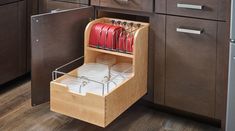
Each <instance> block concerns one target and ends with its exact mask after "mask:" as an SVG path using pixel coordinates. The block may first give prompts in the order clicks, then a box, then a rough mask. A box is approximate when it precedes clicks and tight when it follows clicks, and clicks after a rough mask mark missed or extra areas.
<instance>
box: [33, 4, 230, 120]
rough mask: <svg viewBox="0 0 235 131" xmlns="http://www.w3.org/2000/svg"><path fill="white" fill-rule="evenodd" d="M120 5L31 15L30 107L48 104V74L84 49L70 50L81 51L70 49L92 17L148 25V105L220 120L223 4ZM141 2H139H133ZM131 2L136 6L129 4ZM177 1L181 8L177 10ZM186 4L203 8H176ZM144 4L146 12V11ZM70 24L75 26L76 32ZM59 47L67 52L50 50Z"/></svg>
mask: <svg viewBox="0 0 235 131" xmlns="http://www.w3.org/2000/svg"><path fill="white" fill-rule="evenodd" d="M122 2H123V1H106V0H91V5H94V6H95V7H94V8H95V10H93V9H91V8H90V7H89V8H90V9H87V10H86V9H76V10H74V8H76V7H73V6H69V8H71V7H72V8H73V10H70V11H68V10H67V11H62V12H60V11H59V12H56V13H47V14H43V15H38V16H35V17H33V19H32V25H33V27H34V29H33V30H32V33H33V36H38V37H33V39H32V51H33V53H32V54H33V56H32V60H33V61H32V63H33V67H32V70H33V71H32V94H33V95H32V100H33V103H32V104H33V105H37V104H40V103H43V102H46V101H48V100H49V81H50V80H51V78H50V76H51V74H50V73H51V72H52V70H53V69H55V68H56V67H58V66H59V65H62V64H64V63H66V62H68V61H70V60H72V59H74V58H77V57H79V56H81V55H82V53H83V51H81V50H79V53H78V52H76V51H75V48H76V49H77V50H78V49H79V48H80V49H81V48H83V45H81V44H77V45H76V46H75V43H83V42H82V41H83V38H82V37H83V36H82V35H83V34H82V33H81V32H84V28H85V25H86V24H87V23H88V21H89V19H90V18H94V16H93V15H95V17H96V18H99V17H114V18H122V19H128V20H137V21H142V22H143V21H144V22H149V23H150V33H149V49H148V52H149V56H148V63H149V64H148V66H149V68H148V85H149V86H148V96H150V97H149V98H150V99H148V100H149V101H151V102H153V101H152V100H153V99H154V103H155V104H157V105H162V106H164V107H171V108H174V109H177V110H181V111H185V112H189V113H193V114H196V115H200V116H206V117H207V118H208V117H209V118H213V119H217V120H221V119H223V116H224V113H225V111H224V108H223V107H224V106H225V105H223V103H224V101H225V98H226V94H225V93H224V90H226V80H227V79H226V63H227V61H226V58H227V56H226V53H227V52H228V50H227V47H226V45H225V44H226V42H225V41H226V39H227V38H224V37H226V36H227V32H226V25H227V23H226V21H228V20H227V19H226V11H225V8H226V7H227V5H228V0H225V1H223V0H222V1H216V2H212V1H211V0H207V1H201V0H199V1H195V0H190V1H178V0H177V1H170V0H169V1H167V0H155V8H154V7H153V6H154V5H153V4H154V2H152V1H151V0H150V1H141V0H133V1H129V2H130V3H128V2H127V3H125V2H124V3H122ZM141 2H142V3H143V4H138V3H141ZM134 3H137V4H136V5H133V6H132V4H134ZM178 3H180V4H181V5H179V6H178V7H177V5H178ZM182 4H183V5H182ZM185 4H186V7H187V6H188V5H189V4H194V5H203V7H202V9H203V10H201V11H199V10H192V9H188V8H187V9H185V8H184V9H183V8H181V7H185ZM48 5H56V6H58V5H57V4H48ZM60 5H61V7H62V8H61V9H69V8H67V7H66V8H63V7H64V5H63V4H61V3H60ZM146 5H148V7H149V8H146V7H147V6H146ZM56 6H52V7H53V8H51V9H56ZM59 7H60V6H59ZM130 7H131V8H130ZM152 7H153V8H152ZM179 7H180V8H179ZM190 7H195V6H190ZM196 7H200V6H196ZM85 8H86V7H85ZM153 9H155V12H153ZM85 10H86V11H85ZM45 12H50V10H46V11H45ZM66 12H67V13H66ZM68 12H70V13H71V12H76V13H75V14H77V16H78V17H77V18H79V21H77V18H71V17H73V16H71V15H69V14H70V13H68ZM199 12H200V13H199ZM75 14H74V15H75ZM64 18H69V21H68V20H66V21H65V20H62V19H64ZM80 18H81V19H80ZM37 20H38V22H37ZM80 20H81V21H80ZM59 21H60V22H59ZM70 21H71V22H70ZM82 21H84V22H82ZM76 22H77V23H81V24H79V25H80V26H81V27H83V28H79V27H77V26H79V25H77V26H75V23H76ZM45 25H47V26H45ZM60 25H65V26H63V30H58V29H60V28H62V27H61V26H60ZM69 25H74V27H76V28H75V29H77V30H75V29H74V28H72V27H70V26H69ZM78 28H79V30H78ZM78 32H80V33H78ZM42 34H43V35H42ZM74 34H81V35H79V36H75V35H74ZM222 34H225V35H222ZM81 36H82V37H81ZM61 39H63V40H61ZM69 40H72V41H69ZM64 41H68V42H67V44H68V46H69V45H70V46H69V47H73V48H74V50H73V49H72V48H69V47H67V46H66V45H64V44H63V42H64ZM37 43H38V44H37ZM58 48H63V49H66V50H67V48H68V50H67V51H66V50H64V51H62V52H58V51H54V50H53V49H58ZM53 51H54V52H53ZM69 52H71V56H70V55H69ZM65 56H66V57H65ZM59 57H61V59H60V60H58V58H59ZM38 74H40V75H38ZM152 79H154V80H152ZM35 80H39V81H35ZM222 92H223V93H222ZM37 94H41V95H37ZM153 95H154V96H153ZM153 97H154V98H153Z"/></svg>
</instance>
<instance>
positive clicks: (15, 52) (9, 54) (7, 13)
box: [0, 1, 27, 84]
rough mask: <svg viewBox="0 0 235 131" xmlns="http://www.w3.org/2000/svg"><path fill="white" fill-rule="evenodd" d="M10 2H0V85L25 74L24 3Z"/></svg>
mask: <svg viewBox="0 0 235 131" xmlns="http://www.w3.org/2000/svg"><path fill="white" fill-rule="evenodd" d="M5 2H7V1H5ZM8 2H9V1H8ZM11 2H13V3H4V2H3V1H1V2H0V17H1V20H0V29H1V30H0V36H1V37H0V43H1V44H0V59H1V62H0V72H1V75H0V84H3V83H5V82H8V81H10V80H12V79H15V78H17V77H19V76H21V75H23V74H25V73H26V43H27V41H26V1H11ZM2 3H4V5H1V4H2Z"/></svg>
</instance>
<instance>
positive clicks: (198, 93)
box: [165, 16, 217, 118]
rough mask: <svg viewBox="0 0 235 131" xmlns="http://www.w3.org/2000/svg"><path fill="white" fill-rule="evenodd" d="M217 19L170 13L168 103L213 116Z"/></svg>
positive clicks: (167, 28) (168, 30)
mask: <svg viewBox="0 0 235 131" xmlns="http://www.w3.org/2000/svg"><path fill="white" fill-rule="evenodd" d="M216 30H217V22H215V21H207V20H198V19H192V18H183V17H175V16H167V23H166V34H167V35H166V80H165V81H166V85H165V105H166V106H169V107H174V108H176V109H180V110H184V111H188V112H192V113H195V114H200V115H203V116H208V117H211V118H213V117H214V113H215V75H216V74H215V73H216Z"/></svg>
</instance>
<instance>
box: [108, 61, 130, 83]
mask: <svg viewBox="0 0 235 131" xmlns="http://www.w3.org/2000/svg"><path fill="white" fill-rule="evenodd" d="M132 67H133V66H132V64H130V63H119V64H116V65H114V66H113V67H111V69H110V76H111V78H110V80H111V81H112V82H113V83H115V84H116V85H118V84H121V83H122V82H123V81H125V80H126V79H128V78H129V77H131V76H132V75H133V68H132Z"/></svg>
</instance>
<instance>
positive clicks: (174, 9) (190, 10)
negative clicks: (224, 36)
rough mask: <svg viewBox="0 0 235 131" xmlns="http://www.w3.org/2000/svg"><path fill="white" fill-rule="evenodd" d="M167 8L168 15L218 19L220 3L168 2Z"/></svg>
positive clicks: (201, 0) (198, 0) (209, 0)
mask: <svg viewBox="0 0 235 131" xmlns="http://www.w3.org/2000/svg"><path fill="white" fill-rule="evenodd" d="M166 8H167V13H168V14H174V15H182V16H190V17H198V18H206V19H218V16H217V15H218V10H219V8H218V1H214V0H167V7H166ZM221 11H225V10H221Z"/></svg>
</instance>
